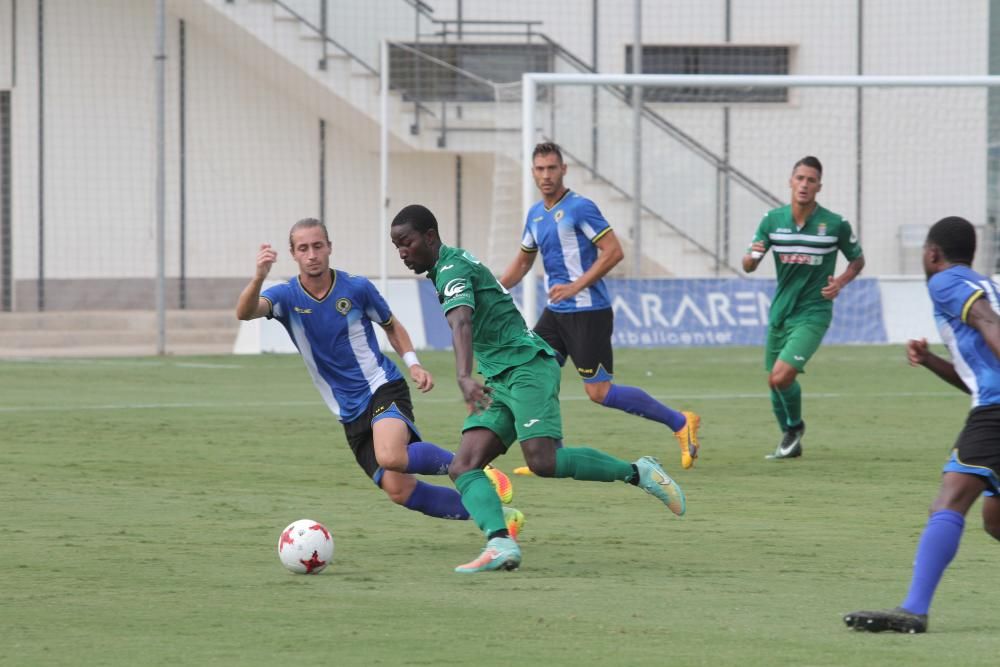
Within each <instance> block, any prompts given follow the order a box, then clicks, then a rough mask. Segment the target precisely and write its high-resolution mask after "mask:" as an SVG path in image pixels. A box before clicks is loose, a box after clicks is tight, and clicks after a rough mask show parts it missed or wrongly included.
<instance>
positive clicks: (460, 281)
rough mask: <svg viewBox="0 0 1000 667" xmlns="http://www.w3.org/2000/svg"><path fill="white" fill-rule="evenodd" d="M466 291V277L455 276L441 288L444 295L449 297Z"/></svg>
mask: <svg viewBox="0 0 1000 667" xmlns="http://www.w3.org/2000/svg"><path fill="white" fill-rule="evenodd" d="M464 291H465V278H454V279H452V280H449V281H448V282H447V283H446V284H445V286H444V289H443V290H441V292H442V293H443V294H444V296H445V297H447V298H449V299H450V298H451V297H453V296H458V295H459V294H461V293H462V292H464Z"/></svg>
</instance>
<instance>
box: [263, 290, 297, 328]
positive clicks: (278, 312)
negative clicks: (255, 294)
mask: <svg viewBox="0 0 1000 667" xmlns="http://www.w3.org/2000/svg"><path fill="white" fill-rule="evenodd" d="M289 293H290V292H289V284H288V283H287V282H285V283H281V284H280V285H272V286H271V287H268V288H267V289H266V290H264V292H263V294H261V295H260V297H261V298H262V299H265V300H266V301H267V302H268V303H270V304H271V312H270V313H268V314H267V319H269V320H271V319H275V320H278V321H279V322H284V321H286V320H287V319H288V296H289Z"/></svg>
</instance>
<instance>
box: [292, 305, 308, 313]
mask: <svg viewBox="0 0 1000 667" xmlns="http://www.w3.org/2000/svg"><path fill="white" fill-rule="evenodd" d="M292 310H294V311H295V312H296V313H299V314H300V315H312V312H313V309H312V308H299V307H298V306H293V308H292Z"/></svg>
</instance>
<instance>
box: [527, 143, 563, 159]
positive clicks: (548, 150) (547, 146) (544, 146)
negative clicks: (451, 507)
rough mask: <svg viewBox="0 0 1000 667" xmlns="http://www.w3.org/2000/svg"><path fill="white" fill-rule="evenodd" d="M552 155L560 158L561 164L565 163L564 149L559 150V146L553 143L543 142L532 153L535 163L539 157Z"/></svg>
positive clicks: (536, 145)
mask: <svg viewBox="0 0 1000 667" xmlns="http://www.w3.org/2000/svg"><path fill="white" fill-rule="evenodd" d="M552 154H555V156H556V157H557V158H559V164H562V163H563V154H562V149H561V148H559V144H557V143H555V142H553V141H543V142H542V143H540V144H535V150H533V151H532V152H531V160H532V162H533V161H534V160H535V158H536V157H538V156H539V155H552Z"/></svg>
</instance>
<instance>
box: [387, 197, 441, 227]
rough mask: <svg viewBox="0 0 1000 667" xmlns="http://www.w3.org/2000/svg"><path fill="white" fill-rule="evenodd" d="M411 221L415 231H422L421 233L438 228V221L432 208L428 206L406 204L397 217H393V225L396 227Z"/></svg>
mask: <svg viewBox="0 0 1000 667" xmlns="http://www.w3.org/2000/svg"><path fill="white" fill-rule="evenodd" d="M407 223H409V224H410V225H411V226H412V227H413V231H415V232H420V233H421V234H423V233H425V232H427V231H428V230H431V229H433V230H434V231H437V230H438V221H437V218H435V217H434V214H433V213H431V210H430V209H429V208H427V207H426V206H421V205H420V204H410V205H409V206H404V207H403V208H402V209H401V210H400V211H399V213H397V214H396V217H395V218H393V219H392V226H393V227H396V226H399V225H405V224H407Z"/></svg>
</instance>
